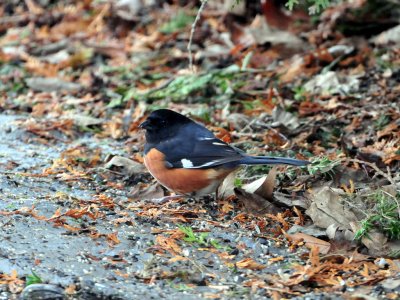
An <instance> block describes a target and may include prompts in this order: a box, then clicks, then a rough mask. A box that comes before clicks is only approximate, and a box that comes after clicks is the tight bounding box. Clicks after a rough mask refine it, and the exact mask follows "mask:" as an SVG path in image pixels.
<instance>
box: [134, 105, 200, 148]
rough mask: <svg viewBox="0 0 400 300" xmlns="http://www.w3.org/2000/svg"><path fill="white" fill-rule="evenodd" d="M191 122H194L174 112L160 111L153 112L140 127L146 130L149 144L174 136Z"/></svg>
mask: <svg viewBox="0 0 400 300" xmlns="http://www.w3.org/2000/svg"><path fill="white" fill-rule="evenodd" d="M191 122H193V121H192V120H190V119H189V118H187V117H185V116H184V115H181V114H179V113H177V112H174V111H172V110H169V109H158V110H155V111H153V112H152V113H151V114H150V115H149V116H148V117H147V119H146V120H145V121H144V122H143V123H142V124H140V125H139V127H140V128H143V129H146V141H147V142H148V143H157V142H159V141H162V140H165V139H168V138H169V137H171V136H173V135H174V134H176V131H177V130H179V127H181V126H182V125H184V124H187V123H191Z"/></svg>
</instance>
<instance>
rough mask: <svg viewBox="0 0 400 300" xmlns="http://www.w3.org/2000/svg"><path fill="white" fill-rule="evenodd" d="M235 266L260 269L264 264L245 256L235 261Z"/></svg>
mask: <svg viewBox="0 0 400 300" xmlns="http://www.w3.org/2000/svg"><path fill="white" fill-rule="evenodd" d="M236 266H237V267H238V268H240V269H250V270H262V269H264V268H265V266H264V265H262V264H259V263H258V262H256V261H255V260H254V259H252V258H245V259H242V260H241V261H238V262H237V263H236Z"/></svg>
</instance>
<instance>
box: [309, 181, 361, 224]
mask: <svg viewBox="0 0 400 300" xmlns="http://www.w3.org/2000/svg"><path fill="white" fill-rule="evenodd" d="M342 195H344V192H343V191H342V190H341V189H334V188H330V187H323V188H321V189H318V190H314V191H312V193H311V196H310V199H311V201H312V203H311V205H310V208H309V209H307V210H306V214H307V215H309V216H310V217H311V219H312V220H313V222H314V224H315V225H317V226H318V227H322V228H328V227H329V226H330V225H331V224H335V225H337V226H338V227H339V229H351V226H350V223H351V222H358V218H357V217H356V215H355V214H354V213H353V212H352V211H351V210H350V208H349V207H347V206H345V205H344V203H343V201H342V197H341V196H342Z"/></svg>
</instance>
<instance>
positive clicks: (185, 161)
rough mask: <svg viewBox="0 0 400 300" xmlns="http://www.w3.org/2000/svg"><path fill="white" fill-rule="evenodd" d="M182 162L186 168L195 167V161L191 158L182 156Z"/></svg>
mask: <svg viewBox="0 0 400 300" xmlns="http://www.w3.org/2000/svg"><path fill="white" fill-rule="evenodd" d="M181 163H182V167H184V168H192V167H193V163H192V162H191V161H190V160H189V159H186V158H182V159H181Z"/></svg>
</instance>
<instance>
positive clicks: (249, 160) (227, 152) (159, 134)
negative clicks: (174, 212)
mask: <svg viewBox="0 0 400 300" xmlns="http://www.w3.org/2000/svg"><path fill="white" fill-rule="evenodd" d="M139 128H141V129H144V130H145V140H146V142H145V146H144V164H145V166H146V168H147V169H148V171H149V172H150V174H151V175H152V176H153V177H154V178H155V179H156V180H157V181H158V182H159V183H160V184H161V185H163V186H164V187H165V188H167V189H168V190H170V191H172V192H174V193H176V194H177V195H178V196H179V195H182V196H186V197H190V198H198V197H201V196H205V195H208V194H212V193H214V192H216V191H217V189H218V186H219V185H220V184H221V183H222V181H223V180H224V179H225V178H226V177H227V176H228V175H229V174H230V173H231V172H233V171H235V170H236V169H237V168H239V167H240V166H242V165H276V164H285V165H292V166H305V165H307V164H309V162H308V161H305V160H299V159H293V158H286V157H271V156H250V155H247V154H246V153H245V152H244V151H242V150H240V149H239V148H236V147H234V146H231V145H229V144H228V143H225V142H224V141H222V140H220V139H218V138H217V137H216V136H215V135H214V134H213V133H212V132H211V131H210V130H208V129H207V128H206V127H204V126H203V125H201V124H199V123H197V122H195V121H193V120H191V119H190V118H188V117H186V116H184V115H182V114H180V113H178V112H175V111H173V110H169V109H158V110H155V111H153V112H151V113H150V114H149V115H148V117H147V118H146V119H145V121H144V122H142V123H141V124H140V125H139Z"/></svg>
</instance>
